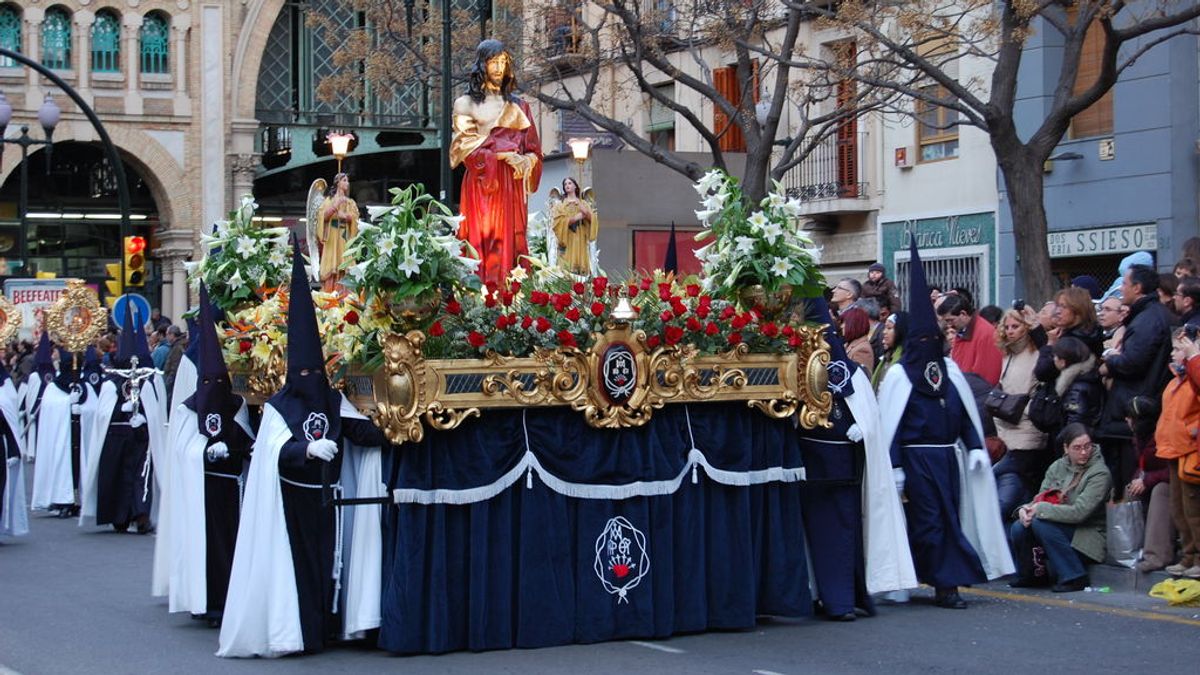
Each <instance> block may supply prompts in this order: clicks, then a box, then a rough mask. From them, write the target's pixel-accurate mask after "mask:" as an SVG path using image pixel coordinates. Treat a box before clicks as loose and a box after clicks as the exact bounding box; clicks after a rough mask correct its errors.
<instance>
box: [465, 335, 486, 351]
mask: <svg viewBox="0 0 1200 675" xmlns="http://www.w3.org/2000/svg"><path fill="white" fill-rule="evenodd" d="M467 344H469V345H471V346H472V347H475V348H476V349H478V348H480V347H482V346H483V345H485V344H487V338H485V337H483V335H482V334H481V333H479V332H478V331H471V332H470V333H467Z"/></svg>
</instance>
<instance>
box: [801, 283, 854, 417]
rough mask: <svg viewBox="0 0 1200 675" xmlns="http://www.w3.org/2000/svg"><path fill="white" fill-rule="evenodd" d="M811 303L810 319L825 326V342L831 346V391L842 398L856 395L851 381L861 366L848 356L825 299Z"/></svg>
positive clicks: (811, 301)
mask: <svg viewBox="0 0 1200 675" xmlns="http://www.w3.org/2000/svg"><path fill="white" fill-rule="evenodd" d="M809 303H810V304H809V310H808V313H809V318H810V319H811V320H813V321H816V322H818V323H822V324H824V325H825V342H827V343H828V344H829V365H828V366H826V369H827V370H828V371H829V391H830V392H832V393H833V395H834V396H841V397H842V398H845V397H847V396H850V395H852V394H854V385H853V384H851V382H850V380H851V378H852V377H853V376H854V371H855V369H857V368H858V367H859V365H858V364H857V363H855V362H854V361H852V360H851V359H850V357H849V356H847V355H846V345H845V343H844V342H843V341H842V336H841V335H838V332H837V330H836V328H835V326H836V325H837V324H835V323H834V321H833V315H832V314H831V313H830V312H829V303H827V302H826V301H825V298H824V297H816V298H813V299H811V300H809Z"/></svg>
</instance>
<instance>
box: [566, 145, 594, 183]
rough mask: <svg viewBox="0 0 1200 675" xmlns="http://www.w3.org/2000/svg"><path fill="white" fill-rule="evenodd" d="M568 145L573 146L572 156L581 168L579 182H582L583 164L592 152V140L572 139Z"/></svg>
mask: <svg viewBox="0 0 1200 675" xmlns="http://www.w3.org/2000/svg"><path fill="white" fill-rule="evenodd" d="M567 145H569V146H571V156H572V157H574V158H575V163H576V164H577V165H578V166H579V180H580V181H582V180H583V163H584V162H586V161H587V158H588V154H589V153H591V151H592V139H590V138H572V139H571V140H569V141H567ZM580 189H582V188H580Z"/></svg>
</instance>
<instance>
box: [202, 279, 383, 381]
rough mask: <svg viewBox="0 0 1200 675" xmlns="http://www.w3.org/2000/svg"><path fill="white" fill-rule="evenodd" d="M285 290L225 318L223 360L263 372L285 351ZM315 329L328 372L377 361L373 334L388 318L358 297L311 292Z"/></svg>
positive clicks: (286, 305) (376, 341)
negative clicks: (323, 352) (368, 306)
mask: <svg viewBox="0 0 1200 675" xmlns="http://www.w3.org/2000/svg"><path fill="white" fill-rule="evenodd" d="M288 294H289V291H288V287H287V286H286V285H285V286H283V287H281V288H279V289H278V290H276V291H275V292H273V293H272V294H271V295H269V296H268V297H267V298H266V299H265V300H264V301H263V302H262V303H260V304H258V305H256V306H254V307H250V308H246V309H242V310H239V311H232V312H230V313H228V314H226V317H225V318H226V328H225V340H224V345H223V347H224V356H225V362H226V363H227V364H229V366H230V367H231V368H234V369H240V370H248V371H262V370H263V369H265V368H266V367H267V366H268V364H269V363H270V362H271V360H272V359H273V358H277V357H281V356H282V355H284V354H286V353H287V340H288V336H287V310H288V302H289V300H290V299H289V297H288ZM312 299H313V302H314V303H315V304H316V306H317V331H318V332H319V333H320V336H321V344H322V347H323V349H324V351H325V356H326V359H327V367H328V368H329V370H330V371H331V372H336V371H339V370H344V369H346V368H348V367H349V366H350V365H351V364H353V363H364V362H367V361H370V360H371V359H372V358H374V357H375V354H374V351H373V350H374V349H376V348H377V346H378V339H377V335H378V333H379V332H380V331H383V330H386V329H387V328H388V327H389V321H388V319H387V317H386V316H383V315H380V314H379V313H377V312H373V311H370V310H369V309H368V308H367V305H366V303H365V302H363V300H362V298H361V297H360V296H359V295H358V294H356V293H348V292H346V291H345V290H342V291H338V292H335V293H326V292H323V291H314V292H313V293H312Z"/></svg>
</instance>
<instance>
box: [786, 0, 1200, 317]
mask: <svg viewBox="0 0 1200 675" xmlns="http://www.w3.org/2000/svg"><path fill="white" fill-rule="evenodd" d="M781 1H782V2H783V3H784V4H786V5H787V7H789V8H791V9H794V10H800V11H804V12H808V13H809V14H811V15H813V16H819V17H822V19H823V20H825V21H827V22H828V23H829V24H830V25H832V26H837V27H840V28H842V29H844V30H849V31H853V33H854V36H855V40H856V41H857V42H858V45H859V47H858V48H859V49H860V51H861V52H863V56H862V58H860V59H859V60H858V62H857V63H856V64H855V69H854V71H853V73H852V76H853V77H854V78H856V79H857V80H858V81H860V82H863V83H864V84H867V85H869V86H872V87H881V88H885V89H890V90H892V91H896V92H898V93H900V94H903V95H904V96H906V97H909V98H911V99H913V100H915V101H918V102H920V103H921V104H923V105H926V106H940V107H943V108H946V109H949V110H952V111H954V112H955V113H957V115H958V122H959V123H961V124H968V125H971V126H974V127H977V128H979V129H981V130H983V131H984V132H985V133H987V134H988V137H989V139H990V143H991V146H992V150H993V151H994V152H995V155H996V161H997V164H998V165H999V168H1000V172H1001V175H1002V176H1003V178H1004V183H1005V186H1006V188H1007V196H1008V200H1009V204H1010V207H1011V209H1012V217H1013V230H1014V233H1015V235H1016V236H1015V238H1016V249H1017V255H1018V256H1019V260H1020V272H1021V279H1022V281H1023V283H1024V285H1025V297H1027V298H1030V299H1031V300H1032V299H1045V298H1049V297H1050V296H1051V295H1052V294H1053V292H1054V290H1055V286H1054V283H1053V280H1052V278H1051V275H1050V255H1049V250H1048V246H1047V242H1046V234H1047V228H1046V210H1045V204H1044V191H1043V183H1042V180H1043V166H1044V163H1045V161H1046V160H1047V159H1048V158H1049V157H1050V155H1051V153H1052V152H1053V151H1054V148H1055V147H1056V146H1057V145H1058V144H1059V142H1060V141H1061V140H1062V138H1063V136H1064V135H1065V134H1066V133H1067V130H1068V129H1069V128H1070V125H1071V120H1072V118H1074V117H1076V116H1077V115H1079V114H1080V113H1082V112H1084V111H1086V110H1087V109H1088V108H1089V107H1091V106H1092V105H1093V104H1095V103H1096V102H1097V101H1099V100H1100V99H1101V98H1102V97H1103V96H1104V95H1105V93H1107V92H1108V91H1109V90H1110V89H1112V87H1113V85H1114V84H1116V82H1117V79H1118V78H1119V77H1120V76H1121V73H1123V72H1124V71H1125V70H1126V69H1127V68H1129V67H1130V66H1132V65H1133V64H1134V63H1135V62H1136V61H1137V60H1138V59H1139V58H1140V57H1141V56H1143V55H1144V54H1146V52H1147V51H1149V50H1150V49H1153V48H1154V47H1155V46H1157V45H1159V44H1162V43H1163V42H1166V41H1167V40H1170V39H1172V38H1175V37H1178V36H1181V35H1186V34H1196V33H1197V26H1196V18H1197V17H1200V3H1196V2H1191V1H1185V0H1145V1H1143V2H1135V3H1127V2H1124V1H1123V0H999V1H995V0H907V1H887V0H842V1H841V2H838V3H832V2H829V1H828V0H825V1H824V2H798V1H797V0H781ZM1035 30H1038V31H1043V32H1044V33H1045V34H1046V35H1048V36H1051V37H1052V38H1054V39H1051V40H1049V41H1050V42H1053V43H1055V44H1057V43H1058V42H1059V41H1061V53H1060V55H1061V62H1060V64H1059V68H1058V73H1057V76H1056V77H1055V78H1054V88H1053V90H1052V91H1049V92H1047V94H1048V95H1047V97H1046V99H1045V103H1044V104H1043V105H1042V108H1041V110H1042V118H1041V119H1040V120H1035V121H1034V124H1033V125H1031V126H1023V128H1022V129H1027V130H1026V131H1023V130H1022V129H1019V128H1018V125H1017V119H1016V117H1015V113H1014V109H1015V106H1016V102H1017V85H1018V74H1019V71H1020V67H1021V60H1022V57H1023V56H1024V51H1025V50H1024V47H1025V43H1026V40H1027V38H1028V37H1029V36H1030V35H1031V34H1032V32H1033V31H1035ZM1089 33H1091V40H1092V42H1091V44H1093V45H1095V44H1097V39H1098V38H1097V36H1099V42H1098V44H1099V45H1100V48H1099V53H1100V55H1099V59H1098V69H1096V70H1095V71H1094V72H1095V75H1094V80H1093V81H1092V82H1090V83H1089V82H1087V81H1079V79H1080V76H1081V71H1080V65H1081V62H1082V60H1083V52H1084V43H1085V39H1086V38H1088V37H1089ZM966 57H977V58H982V59H986V60H987V61H989V62H990V63H991V65H992V71H991V77H990V80H983V79H970V78H965V79H964V78H960V77H958V74H957V64H958V63H959V62H960V61H962V60H963V59H964V58H966ZM1091 72H1092V71H1089V72H1088V73H1086V75H1091ZM929 85H936V86H929Z"/></svg>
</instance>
